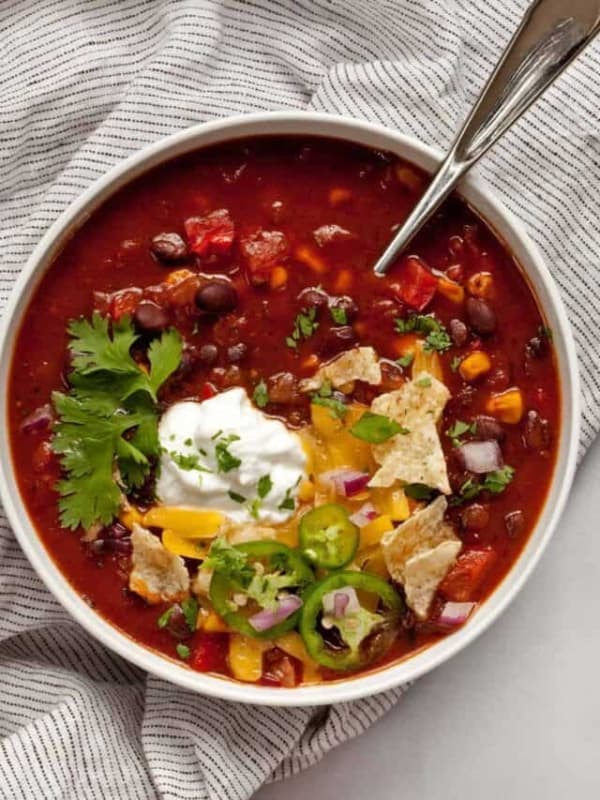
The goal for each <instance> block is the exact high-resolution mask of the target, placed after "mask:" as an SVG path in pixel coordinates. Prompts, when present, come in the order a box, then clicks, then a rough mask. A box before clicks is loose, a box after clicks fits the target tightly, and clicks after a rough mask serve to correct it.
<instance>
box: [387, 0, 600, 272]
mask: <svg viewBox="0 0 600 800" xmlns="http://www.w3.org/2000/svg"><path fill="white" fill-rule="evenodd" d="M599 31H600V0H535V2H534V3H533V4H532V5H531V6H530V7H529V9H528V10H527V12H526V14H525V16H524V17H523V20H522V22H521V25H520V26H519V28H518V30H517V31H516V33H515V35H514V36H513V38H512V39H511V41H510V42H509V44H508V47H507V48H506V50H505V51H504V54H503V55H502V57H501V59H500V61H499V62H498V65H497V66H496V69H495V70H494V72H493V73H492V75H491V76H490V78H489V80H488V82H487V84H486V85H485V87H484V88H483V90H482V92H481V95H480V96H479V99H478V100H477V102H476V103H475V105H474V106H473V109H472V110H471V113H470V114H469V116H468V117H467V119H466V121H465V123H464V125H463V127H462V129H461V131H460V133H459V134H458V136H457V137H456V140H455V142H454V144H453V145H452V147H451V148H450V152H449V153H448V155H447V156H446V158H445V159H444V161H443V162H442V164H441V166H440V167H439V169H438V171H437V172H436V173H435V175H434V177H433V179H432V181H431V183H430V185H429V187H428V189H427V191H426V192H425V194H424V195H423V197H422V198H421V199H420V200H419V202H418V203H417V205H416V206H415V208H414V209H413V210H412V212H411V214H410V215H409V217H408V218H407V220H406V221H405V222H404V224H403V225H402V226H401V228H400V229H399V230H398V232H397V233H396V235H395V236H394V238H393V239H392V241H391V242H390V244H389V245H388V246H387V248H386V249H385V251H384V253H383V254H382V255H381V257H380V258H379V260H378V261H377V263H376V264H375V266H374V268H373V269H374V271H375V274H376V275H379V276H382V275H385V273H386V272H387V270H388V269H389V267H390V265H391V264H392V262H393V261H394V259H396V258H397V256H398V254H399V253H400V251H401V250H402V248H403V247H404V246H405V245H406V244H407V243H408V242H409V240H410V239H412V237H413V236H414V235H415V233H416V232H417V231H418V230H419V229H420V228H421V227H422V226H423V224H424V223H425V222H426V221H427V220H428V219H429V217H431V215H432V214H433V213H434V211H435V210H436V209H437V208H438V206H439V205H440V203H442V201H443V200H444V199H445V198H446V197H447V196H448V195H449V194H450V192H451V191H452V189H454V187H455V186H456V184H457V183H458V181H459V180H460V178H462V176H463V175H464V174H465V172H466V171H467V170H468V169H469V168H470V167H471V166H472V165H473V164H474V163H475V162H476V161H477V160H478V159H479V158H480V157H481V156H482V155H483V154H484V153H485V152H486V150H488V148H490V147H491V146H492V145H493V144H495V143H496V142H497V141H498V139H499V138H500V137H501V136H502V134H504V133H505V132H506V131H507V130H508V129H509V128H510V126H511V125H512V124H513V122H515V121H516V120H517V119H518V118H519V117H520V116H521V114H523V113H524V112H525V111H526V110H527V109H528V108H529V106H530V105H531V104H532V103H533V102H535V100H537V98H538V97H539V96H540V95H541V94H542V93H543V92H544V91H545V90H546V89H547V88H548V86H550V84H551V83H552V82H553V81H554V80H555V79H556V78H557V77H558V76H559V75H560V74H561V72H562V71H563V70H564V69H565V67H567V66H568V65H569V64H570V63H571V61H573V59H574V58H576V57H577V56H578V55H579V53H580V52H581V51H582V50H583V48H584V47H585V46H586V45H587V44H588V43H589V42H590V41H591V40H592V39H593V38H594V36H595V35H596V34H597V33H598V32H599Z"/></svg>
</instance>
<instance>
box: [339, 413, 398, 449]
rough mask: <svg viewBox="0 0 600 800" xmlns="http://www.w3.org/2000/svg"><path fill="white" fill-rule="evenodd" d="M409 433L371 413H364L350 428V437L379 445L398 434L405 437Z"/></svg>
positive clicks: (382, 417) (379, 415) (382, 416)
mask: <svg viewBox="0 0 600 800" xmlns="http://www.w3.org/2000/svg"><path fill="white" fill-rule="evenodd" d="M409 432H410V431H409V430H408V428H403V427H402V425H399V424H398V423H397V422H396V421H395V420H393V419H390V418H389V417H386V416H384V415H383V414H373V412H371V411H365V413H364V414H363V415H362V417H361V418H360V419H359V420H358V421H357V422H355V423H354V425H353V426H352V427H351V428H350V433H351V434H352V436H355V437H356V438H357V439H363V440H364V441H365V442H369V443H370V444H381V442H385V441H387V440H388V439H391V438H392V436H395V435H396V434H398V433H400V434H404V435H406V434H407V433H409Z"/></svg>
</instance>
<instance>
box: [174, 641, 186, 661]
mask: <svg viewBox="0 0 600 800" xmlns="http://www.w3.org/2000/svg"><path fill="white" fill-rule="evenodd" d="M175 650H176V652H177V655H178V656H179V658H182V659H183V660H184V661H185V659H186V658H189V657H190V648H189V647H188V646H187V644H182V643H181V642H180V643H179V644H178V645H177V647H176V648H175Z"/></svg>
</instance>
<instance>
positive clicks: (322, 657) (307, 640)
mask: <svg viewBox="0 0 600 800" xmlns="http://www.w3.org/2000/svg"><path fill="white" fill-rule="evenodd" d="M346 587H352V588H353V589H358V590H360V591H362V592H366V593H370V594H374V595H376V596H377V597H378V598H379V605H383V606H384V610H383V611H382V612H378V613H377V614H376V615H375V614H373V613H371V612H369V611H367V610H366V609H364V608H362V607H361V608H360V610H359V612H358V613H355V614H354V615H353V616H352V615H351V616H350V619H349V622H350V624H352V623H356V626H358V625H360V624H364V623H365V618H366V630H367V633H366V634H365V637H364V639H363V640H362V641H361V642H359V643H358V644H357V645H356V646H354V647H350V646H344V647H342V648H341V649H334V648H332V647H330V646H328V644H327V642H326V641H325V638H324V636H323V634H322V633H321V630H322V629H323V628H322V615H323V598H324V597H325V595H327V594H329V593H330V592H335V590H336V589H340V590H341V589H344V588H346ZM403 611H404V603H403V601H402V598H401V597H400V595H399V594H398V593H397V592H396V590H395V589H393V588H392V586H390V584H389V583H386V582H385V581H384V580H383V579H382V578H378V577H377V576H376V575H370V574H368V573H365V572H352V571H345V572H336V573H335V574H333V575H329V576H328V577H327V578H324V579H323V580H322V581H319V582H318V583H315V584H313V585H312V586H311V588H310V590H309V591H308V592H307V594H306V596H305V598H304V605H303V607H302V609H301V615H300V633H301V635H302V638H303V640H304V644H305V646H306V649H307V650H308V653H309V654H310V656H312V658H314V660H315V661H317V662H318V663H319V664H322V665H323V666H324V667H329V668H330V669H335V670H352V669H358V668H359V667H364V666H366V665H367V664H369V663H370V662H371V661H373V660H375V658H378V657H379V656H380V655H383V653H384V652H385V651H386V650H387V649H388V648H389V646H390V644H391V642H392V641H393V638H395V635H396V631H397V629H398V626H399V622H400V615H401V613H402V612H403ZM376 616H379V617H380V618H381V622H378V621H377V620H376V619H375V617H376ZM330 621H331V622H332V623H333V626H335V625H336V619H335V618H334V619H333V620H330ZM346 622H348V618H346ZM338 625H339V626H340V628H343V624H342V620H341V619H340V620H339V621H338ZM320 627H321V630H319V628H320ZM340 632H341V631H340ZM377 633H379V642H378V643H375V646H374V647H370V648H365V647H364V646H363V644H364V641H365V640H366V639H367V638H369V639H370V638H372V637H371V635H372V634H373V635H375V634H377ZM341 636H342V640H343V633H341ZM342 645H346V642H345V641H342Z"/></svg>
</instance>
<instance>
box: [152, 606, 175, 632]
mask: <svg viewBox="0 0 600 800" xmlns="http://www.w3.org/2000/svg"><path fill="white" fill-rule="evenodd" d="M174 611H175V606H171V607H170V608H167V610H166V611H163V613H162V614H161V615H160V617H159V618H158V619H157V620H156V624H157V625H158V627H159V628H166V627H167V625H168V624H169V620H170V619H171V614H172V613H173V612H174Z"/></svg>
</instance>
